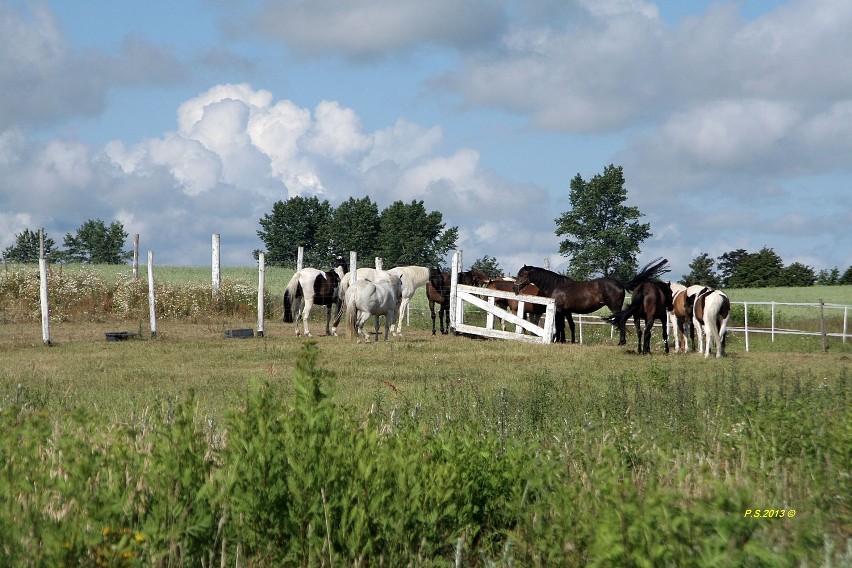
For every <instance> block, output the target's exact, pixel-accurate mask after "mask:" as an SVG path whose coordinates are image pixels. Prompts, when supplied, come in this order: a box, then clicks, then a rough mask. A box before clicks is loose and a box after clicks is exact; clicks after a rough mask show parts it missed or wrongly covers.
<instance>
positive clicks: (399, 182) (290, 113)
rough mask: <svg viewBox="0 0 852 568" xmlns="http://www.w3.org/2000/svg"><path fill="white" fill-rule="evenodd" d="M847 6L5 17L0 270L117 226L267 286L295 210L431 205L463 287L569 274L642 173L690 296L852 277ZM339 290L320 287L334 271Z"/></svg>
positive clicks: (480, 3)
mask: <svg viewBox="0 0 852 568" xmlns="http://www.w3.org/2000/svg"><path fill="white" fill-rule="evenodd" d="M850 29H852V2H849V1H848V0H778V1H769V0H767V1H761V2H756V1H751V2H746V1H721V2H713V1H704V0H669V1H658V2H653V1H648V0H429V1H428V2H427V1H423V0H360V1H357V2H353V1H347V0H311V1H310V2H307V1H304V0H278V1H273V0H247V1H236V0H167V1H161V0H146V1H144V2H141V1H135V0H128V1H124V2H104V1H102V0H97V1H95V0H74V1H73V2H69V1H66V0H61V1H60V0H57V1H46V0H44V1H26V0H0V85H2V88H0V250H2V249H5V248H6V247H8V246H10V245H12V244H13V243H14V239H15V235H16V234H19V233H21V232H23V231H24V230H25V229H31V230H37V229H38V228H44V229H45V230H46V232H47V234H48V236H49V237H51V238H53V239H54V240H55V241H56V243H57V245H59V246H61V244H62V241H63V239H64V236H65V235H66V234H67V233H71V234H74V233H75V232H76V230H77V229H78V228H79V227H80V226H81V225H82V224H83V223H84V222H85V221H87V220H90V219H101V220H103V221H105V222H106V223H107V224H109V223H111V222H113V221H119V222H121V223H122V224H123V226H124V228H125V230H126V231H127V232H128V233H129V234H130V235H131V238H130V239H128V248H131V247H132V235H134V234H139V235H140V254H141V255H142V256H143V258H144V255H145V254H146V251H149V250H150V251H153V252H154V258H155V263H156V264H162V265H209V264H210V262H211V235H213V234H214V233H218V234H219V235H220V239H221V261H222V264H223V265H225V266H252V265H254V264H255V261H254V259H253V257H252V251H253V250H255V249H262V248H263V243H262V241H260V239H259V237H258V236H257V231H258V229H260V225H259V220H260V219H261V218H262V217H263V216H264V215H266V214H268V213H271V211H272V207H273V204H274V203H275V202H276V201H281V200H286V199H288V198H290V197H294V196H303V197H311V196H316V197H318V198H320V199H321V200H328V201H329V203H330V204H331V205H332V206H333V207H335V206H337V205H339V204H340V203H342V202H343V201H345V200H347V199H349V198H350V197H354V198H358V199H360V198H362V197H365V196H369V197H370V199H371V200H373V201H374V202H376V203H377V204H378V207H379V210H382V209H384V208H385V207H387V206H389V205H390V204H391V203H393V202H394V201H399V200H401V201H403V202H405V203H410V202H411V201H412V200H417V201H423V202H424V206H425V207H426V209H427V211H440V212H441V213H442V215H443V220H444V222H445V223H446V225H447V227H453V226H455V227H458V229H459V239H458V242H457V245H458V248H459V249H461V250H462V251H463V260H464V264H465V266H469V264H470V263H472V262H473V261H475V260H477V259H480V258H482V257H485V256H487V257H493V258H496V259H497V262H498V264H499V266H500V267H501V268H502V269H503V271H504V272H505V273H506V274H514V273H516V272H517V270H518V269H519V268H520V267H521V266H522V265H524V264H531V265H538V266H541V265H543V264H545V262H546V263H547V264H548V265H549V266H550V267H551V268H552V269H554V270H560V271H561V270H564V269H565V268H566V267H567V266H568V259H567V258H565V257H563V256H561V255H560V254H559V243H560V241H561V240H562V238H563V237H560V236H557V235H556V222H555V220H556V218H557V217H559V216H560V215H561V214H562V213H564V212H565V211H568V210H569V209H570V203H569V199H568V198H569V192H570V182H571V179H573V178H574V177H575V176H576V175H578V174H579V175H580V176H581V177H582V178H583V179H584V180H587V181H588V180H589V179H591V178H592V177H593V176H595V175H597V174H601V173H603V171H604V169H605V168H606V167H607V166H608V165H610V164H612V165H616V166H621V167H622V168H623V171H624V177H625V180H626V183H625V188H626V189H627V202H626V204H627V205H630V206H635V207H638V208H639V210H640V212H641V213H642V215H643V217H642V219H641V221H642V222H647V223H650V225H651V232H652V234H653V235H652V237H651V238H649V239H648V240H646V241H645V242H644V243H643V244H642V247H641V253H640V255H639V257H638V261H639V264H640V265H642V264H644V263H645V262H649V261H651V260H653V259H655V258H657V257H665V258H668V259H669V261H670V264H671V267H672V271H671V274H670V276H671V277H673V278H680V277H681V276H682V275H684V274H687V273H688V272H689V263H690V262H691V261H692V260H693V259H694V258H695V257H697V256H699V255H700V254H704V253H706V254H709V255H710V256H712V257H718V256H719V255H721V254H723V253H725V252H728V251H732V250H736V249H745V250H747V251H749V252H758V251H759V250H760V249H762V248H763V247H769V248H772V249H773V250H774V251H775V252H776V253H778V255H779V256H780V257H781V258H782V260H783V261H784V263H785V264H791V263H793V262H800V263H803V264H805V265H808V266H811V267H812V268H814V269H815V270H816V271H819V270H822V269H831V268H834V267H838V268H839V269H840V271H841V272H843V271H844V270H845V269H846V268H847V267H849V266H850V265H852V230H850V227H852V61H850V59H852V55H850V54H852V34H850V33H849V30H850ZM322 268H324V267H322Z"/></svg>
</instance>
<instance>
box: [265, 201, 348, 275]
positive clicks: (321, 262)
mask: <svg viewBox="0 0 852 568" xmlns="http://www.w3.org/2000/svg"><path fill="white" fill-rule="evenodd" d="M330 222H331V205H329V203H328V201H327V200H323V201H320V200H319V199H318V198H317V197H301V196H296V197H291V198H290V199H288V200H287V201H276V202H275V203H274V204H273V205H272V213H268V214H266V215H264V216H263V217H262V218H261V219H260V227H261V230H259V231H258V232H257V236H258V237H260V240H261V241H263V244H264V245H266V253H265V254H266V262H267V264H270V265H275V266H284V265H290V266H293V267H295V266H296V259H297V258H298V254H299V247H304V258H303V261H304V264H305V266H314V267H321V266H326V265H328V264H330V263H331V262H332V260H333V259H334V257H335V256H336V254H335V253H333V252H332V251H331V250H329V246H328V243H327V242H325V241H324V239H323V238H322V234H321V233H322V229H323V227H325V226H326V225H328V224H329V223H330Z"/></svg>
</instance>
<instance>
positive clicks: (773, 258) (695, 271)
mask: <svg viewBox="0 0 852 568" xmlns="http://www.w3.org/2000/svg"><path fill="white" fill-rule="evenodd" d="M689 269H690V272H689V274H684V275H683V280H682V281H681V282H682V283H683V284H685V285H687V286H691V285H692V284H702V285H704V286H710V287H712V288H771V287H785V286H813V285H814V284H819V285H821V286H835V285H842V284H852V266H850V267H849V268H847V269H846V271H845V272H844V273H843V274H841V273H840V269H839V268H837V267H834V268H833V269H831V270H825V269H823V270H820V271H819V273H817V272H815V271H814V269H813V268H811V267H810V266H807V265H805V264H802V263H801V262H793V263H791V264H788V265H786V266H785V265H784V261H783V260H782V259H781V257H780V256H779V255H778V253H776V252H775V251H774V250H772V249H771V248H768V247H763V248H762V249H760V250H759V251H758V252H753V253H750V252H748V251H747V250H746V249H737V250H732V251H729V252H726V253H724V254H722V255H721V256H719V257H718V258H716V259H714V258H713V257H712V256H710V255H709V254H707V253H702V254H700V255H698V256H697V257H695V258H694V259H693V260H692V262H691V263H690V264H689Z"/></svg>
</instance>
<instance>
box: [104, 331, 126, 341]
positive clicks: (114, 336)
mask: <svg viewBox="0 0 852 568" xmlns="http://www.w3.org/2000/svg"><path fill="white" fill-rule="evenodd" d="M105 335H106V340H107V341H125V340H127V339H130V337H131V335H130V332H129V331H108V332H106V334H105Z"/></svg>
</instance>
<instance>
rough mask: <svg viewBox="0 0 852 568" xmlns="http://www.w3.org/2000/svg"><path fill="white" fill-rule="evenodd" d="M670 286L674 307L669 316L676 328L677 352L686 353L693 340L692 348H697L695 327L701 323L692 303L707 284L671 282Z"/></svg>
mask: <svg viewBox="0 0 852 568" xmlns="http://www.w3.org/2000/svg"><path fill="white" fill-rule="evenodd" d="M669 288H670V289H671V291H672V309H671V311H670V312H669V318H670V319H671V320H672V324H673V325H674V328H675V333H674V337H675V352H681V353H686V352H687V351H689V350H690V347H689V344H690V342H692V348H693V349H694V348H695V329H696V328H697V327H700V325H701V324H700V323H698V322H696V321H695V318H694V317H693V314H692V305H693V303H694V302H695V295H696V294H698V293H699V292H700V291H701V290H704V289H705V286H701V285H696V284H693V285H692V286H688V287H687V286H684V285H682V284H677V283H675V282H669ZM690 298H691V300H690ZM681 341H683V346H681Z"/></svg>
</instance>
